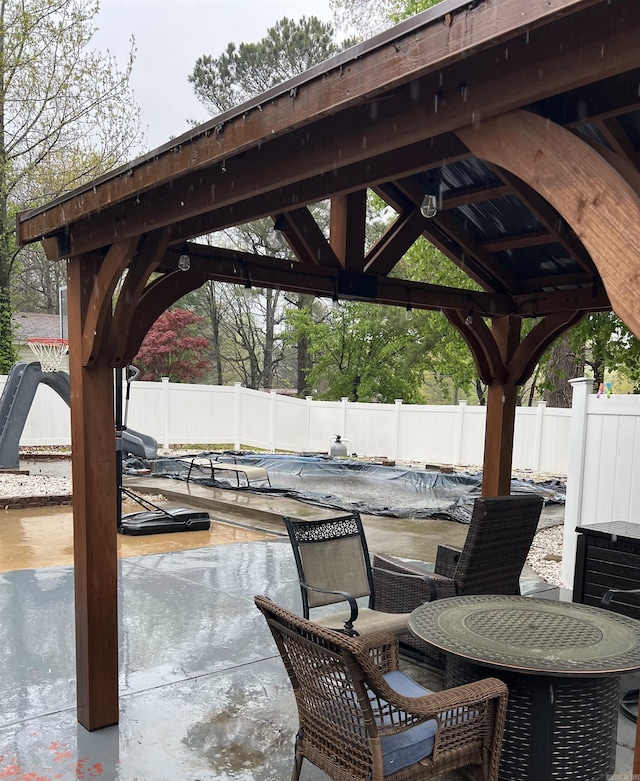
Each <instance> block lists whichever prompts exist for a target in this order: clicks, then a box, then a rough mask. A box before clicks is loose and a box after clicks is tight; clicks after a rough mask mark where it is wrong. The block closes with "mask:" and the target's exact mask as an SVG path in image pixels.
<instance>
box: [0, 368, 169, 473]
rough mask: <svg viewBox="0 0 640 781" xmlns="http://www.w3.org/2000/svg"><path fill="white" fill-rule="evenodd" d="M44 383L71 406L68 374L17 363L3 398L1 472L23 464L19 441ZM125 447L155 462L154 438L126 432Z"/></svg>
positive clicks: (129, 452)
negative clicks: (21, 462)
mask: <svg viewBox="0 0 640 781" xmlns="http://www.w3.org/2000/svg"><path fill="white" fill-rule="evenodd" d="M41 382H43V383H44V384H45V385H48V386H49V387H50V388H52V389H53V390H54V391H55V392H56V393H57V394H58V396H60V398H61V399H62V400H63V401H64V402H65V403H66V404H67V405H69V406H70V389H69V375H68V374H67V372H64V371H60V372H43V371H42V369H41V368H40V362H39V361H20V362H19V363H16V364H15V365H14V366H13V368H12V369H11V372H10V374H9V376H8V377H7V382H6V385H5V386H4V390H3V392H2V397H0V468H3V469H16V468H17V467H18V466H19V464H20V453H19V449H18V448H19V445H20V437H21V436H22V431H23V430H24V424H25V423H26V421H27V415H28V414H29V410H30V409H31V404H32V403H33V398H34V396H35V395H36V390H37V389H38V385H39V384H40V383H41ZM122 445H123V449H124V452H125V453H128V454H130V455H134V456H138V457H139V458H145V459H152V458H155V457H156V455H157V451H158V443H157V442H156V440H155V439H153V437H150V436H147V435H146V434H141V433H140V432H139V431H133V430H131V429H129V430H127V431H124V432H123V435H122Z"/></svg>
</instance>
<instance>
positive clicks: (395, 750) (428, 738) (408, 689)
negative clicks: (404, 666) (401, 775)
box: [380, 670, 438, 776]
mask: <svg viewBox="0 0 640 781" xmlns="http://www.w3.org/2000/svg"><path fill="white" fill-rule="evenodd" d="M384 678H385V680H386V682H387V683H388V684H389V686H391V688H392V689H393V690H394V691H396V692H398V694H401V695H402V696H403V697H423V696H424V695H425V694H431V692H430V691H429V690H428V689H425V688H423V687H422V686H420V685H419V684H417V683H416V682H415V681H414V680H412V679H411V678H409V676H408V675H405V674H404V673H403V672H400V671H399V670H393V671H392V672H390V673H387V674H386V675H385V676H384ZM437 729H438V723H437V722H436V720H435V719H431V721H425V722H424V723H423V724H418V725H416V726H415V727H410V728H409V729H408V730H405V731H404V732H399V733H398V734H397V735H384V736H383V737H382V738H381V740H380V743H381V745H382V759H383V772H384V775H385V776H386V775H390V774H391V773H396V772H397V771H398V770H402V768H404V767H409V765H413V764H415V763H416V762H419V761H420V760H421V759H425V757H428V756H431V754H432V753H433V745H434V742H435V735H436V731H437Z"/></svg>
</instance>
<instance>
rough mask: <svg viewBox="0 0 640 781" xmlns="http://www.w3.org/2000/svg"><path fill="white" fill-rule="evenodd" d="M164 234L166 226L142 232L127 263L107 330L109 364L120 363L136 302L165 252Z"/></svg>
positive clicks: (165, 241) (165, 239) (117, 364)
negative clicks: (157, 229) (140, 243)
mask: <svg viewBox="0 0 640 781" xmlns="http://www.w3.org/2000/svg"><path fill="white" fill-rule="evenodd" d="M167 237H168V232H167V231H166V230H162V231H157V232H156V233H155V234H150V235H147V236H145V237H144V240H143V242H142V246H141V248H140V250H139V252H138V253H137V255H136V256H135V258H134V259H133V261H132V262H131V264H130V265H129V268H128V272H127V276H126V279H125V280H124V284H123V286H122V289H121V290H120V293H119V295H118V300H117V302H116V306H115V311H114V313H113V322H112V327H111V329H110V330H109V334H108V342H109V361H110V364H111V365H112V366H119V365H121V361H122V356H123V355H124V354H125V352H126V346H127V340H128V336H129V331H130V330H131V324H132V322H133V319H134V317H135V313H136V308H137V306H138V302H139V301H140V297H141V296H142V293H143V291H144V288H145V285H146V284H147V282H148V280H149V278H150V277H151V275H152V274H153V272H154V271H155V270H156V269H157V268H158V266H159V265H160V263H161V261H162V259H163V257H164V256H165V253H166V249H167Z"/></svg>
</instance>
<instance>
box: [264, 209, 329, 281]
mask: <svg viewBox="0 0 640 781" xmlns="http://www.w3.org/2000/svg"><path fill="white" fill-rule="evenodd" d="M278 219H280V220H281V221H282V223H283V234H284V236H285V238H286V240H287V243H288V244H289V246H290V247H291V249H292V250H293V251H294V253H295V255H296V257H297V258H298V260H299V261H300V262H302V263H308V264H311V265H314V266H330V267H331V268H340V261H339V260H338V257H337V255H336V253H335V252H334V251H333V249H332V247H331V245H330V244H329V242H328V241H327V239H326V238H325V235H324V233H323V232H322V231H321V229H320V226H319V225H318V223H317V222H316V221H315V219H314V217H313V215H312V214H311V212H310V211H309V209H307V208H306V207H303V208H302V209H293V210H292V211H290V212H286V213H283V214H280V215H279V216H278Z"/></svg>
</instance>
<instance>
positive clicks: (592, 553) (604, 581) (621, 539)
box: [573, 521, 640, 619]
mask: <svg viewBox="0 0 640 781" xmlns="http://www.w3.org/2000/svg"><path fill="white" fill-rule="evenodd" d="M576 531H577V532H578V548H577V551H576V569H575V575H574V581H573V601H574V602H581V603H583V604H585V605H593V606H594V607H601V604H600V600H601V599H602V596H603V594H604V593H605V591H606V590H607V589H610V588H620V589H634V588H637V589H640V523H630V522H629V521H610V522H608V523H598V524H594V525H593V526H578V527H577V528H576ZM609 609H610V610H614V611H616V612H617V613H622V614H623V615H625V616H630V617H631V618H639V619H640V594H618V595H616V596H614V600H613V601H612V602H611V605H610V607H609Z"/></svg>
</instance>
